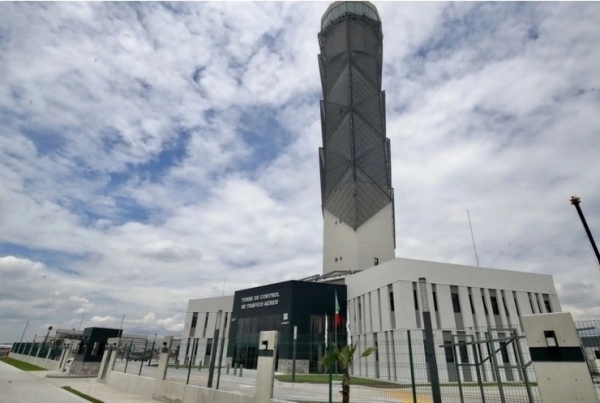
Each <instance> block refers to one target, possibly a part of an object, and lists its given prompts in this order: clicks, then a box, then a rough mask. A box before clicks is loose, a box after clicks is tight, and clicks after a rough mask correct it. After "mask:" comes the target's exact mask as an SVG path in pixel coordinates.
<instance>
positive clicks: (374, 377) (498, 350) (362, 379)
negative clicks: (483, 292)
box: [122, 327, 541, 403]
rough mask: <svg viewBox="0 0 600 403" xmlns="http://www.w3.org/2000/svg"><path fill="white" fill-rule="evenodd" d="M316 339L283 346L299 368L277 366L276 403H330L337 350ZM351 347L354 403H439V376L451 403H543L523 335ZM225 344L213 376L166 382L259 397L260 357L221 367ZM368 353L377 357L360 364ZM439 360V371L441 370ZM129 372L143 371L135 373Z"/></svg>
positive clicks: (438, 337)
mask: <svg viewBox="0 0 600 403" xmlns="http://www.w3.org/2000/svg"><path fill="white" fill-rule="evenodd" d="M308 339H309V338H308V337H302V336H298V340H297V342H296V345H295V346H294V345H293V343H289V345H288V344H285V343H281V342H280V344H279V345H278V350H279V351H297V352H298V354H297V356H296V357H295V358H296V359H295V360H290V359H289V357H284V358H281V356H279V357H277V358H276V365H277V367H276V381H275V384H274V397H275V398H278V399H285V400H288V401H297V402H303V403H304V402H328V401H329V394H330V385H329V380H330V375H329V371H328V368H327V367H325V366H324V365H323V358H324V357H325V356H326V354H328V352H329V349H328V348H327V347H326V346H325V341H324V340H318V341H315V340H313V341H311V342H306V341H301V340H308ZM328 340H329V341H330V343H331V342H332V341H333V340H335V336H334V335H329V337H328ZM350 342H351V343H352V344H357V352H356V354H355V357H354V363H353V365H352V366H351V367H350V368H349V374H350V377H351V378H350V384H351V388H350V401H351V402H361V403H362V402H406V403H408V402H413V403H415V402H431V401H433V393H432V385H431V375H432V371H436V373H437V375H438V378H439V381H440V382H439V385H440V386H439V392H440V398H441V401H442V402H444V403H452V402H461V403H463V402H468V403H470V402H499V403H521V402H522V403H537V402H541V399H540V397H539V393H538V390H537V383H536V379H535V374H534V372H533V367H532V365H531V360H530V357H529V350H528V348H527V345H526V342H525V339H524V336H523V334H522V332H521V330H520V329H519V328H518V327H515V328H512V327H511V328H481V329H478V328H471V329H468V330H466V329H447V330H446V329H441V330H435V331H434V346H435V351H434V352H431V353H430V352H429V351H427V349H426V347H425V343H424V342H425V337H424V333H423V331H422V330H394V331H390V332H382V333H378V334H376V335H353V336H352V338H351V340H350ZM190 343H194V340H191V341H190ZM221 343H222V340H220V343H219V344H218V345H215V346H213V354H217V356H216V357H215V358H216V359H215V360H214V362H215V365H214V369H213V372H212V374H211V369H210V366H209V362H208V361H207V360H200V359H197V360H193V359H191V360H189V361H188V362H182V363H177V362H175V361H173V362H172V363H171V364H170V365H169V368H168V371H167V378H166V379H167V380H171V381H175V382H181V383H188V384H193V385H200V386H208V385H209V384H211V385H212V386H211V387H213V388H218V389H222V390H229V391H237V392H239V393H243V394H246V395H250V396H252V395H253V394H254V386H255V383H256V371H255V370H254V368H256V362H257V360H258V356H255V355H253V354H250V355H251V359H250V358H248V348H249V347H248V346H246V344H243V345H239V346H236V345H235V343H233V344H232V343H230V344H229V346H228V347H229V349H233V350H231V351H232V354H231V355H232V356H233V357H231V356H230V357H227V353H225V354H224V355H223V357H222V359H221V360H220V359H219V358H220V355H221ZM344 344H347V342H346V341H345V340H344V341H338V345H339V346H340V347H341V346H342V345H344ZM330 346H331V344H330ZM367 347H375V348H376V350H375V351H374V352H373V353H372V354H371V355H369V356H367V357H362V358H360V354H361V353H362V352H363V351H364V350H365V349H366V348H367ZM192 351H193V345H192ZM233 351H235V353H233ZM239 351H243V353H242V354H243V356H239V357H237V358H236V355H237V354H240V353H239ZM433 354H435V358H436V361H437V366H434V364H433V359H432V355H433ZM219 362H221V365H219ZM136 368H137V367H136ZM122 370H124V371H126V372H128V373H135V371H136V369H132V368H131V367H129V368H122ZM154 370H155V369H154V368H152V367H148V368H146V367H144V368H142V369H141V373H142V374H146V376H150V377H153V376H154V372H151V371H154ZM331 372H332V374H331V380H332V382H331V395H332V401H333V402H342V395H341V390H342V385H341V383H342V382H341V381H342V375H343V371H341V369H340V367H339V366H336V367H332V371H331ZM211 381H212V383H211Z"/></svg>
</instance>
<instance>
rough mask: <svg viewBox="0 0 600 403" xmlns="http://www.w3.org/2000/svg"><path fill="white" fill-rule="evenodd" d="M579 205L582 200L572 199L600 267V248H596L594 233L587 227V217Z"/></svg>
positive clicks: (573, 197) (574, 197)
mask: <svg viewBox="0 0 600 403" xmlns="http://www.w3.org/2000/svg"><path fill="white" fill-rule="evenodd" d="M579 203H581V199H580V198H579V197H577V196H572V197H571V204H572V205H574V206H575V209H576V210H577V214H578V215H579V219H581V223H582V224H583V229H585V233H586V234H587V236H588V239H589V240H590V244H591V245H592V249H593V251H594V255H595V256H596V261H597V262H598V265H600V252H598V247H597V246H596V242H594V237H593V236H592V231H590V227H588V225H587V221H585V217H584V216H583V211H581V207H579Z"/></svg>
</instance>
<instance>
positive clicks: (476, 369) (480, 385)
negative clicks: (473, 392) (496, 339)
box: [471, 335, 485, 403]
mask: <svg viewBox="0 0 600 403" xmlns="http://www.w3.org/2000/svg"><path fill="white" fill-rule="evenodd" d="M471 338H472V340H473V344H472V346H473V357H475V372H476V373H477V383H478V384H479V391H480V392H481V403H485V392H484V390H483V382H482V381H481V368H479V366H480V365H481V357H479V353H478V352H477V345H476V344H475V336H473V335H471ZM477 341H478V342H479V340H477Z"/></svg>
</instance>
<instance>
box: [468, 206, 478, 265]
mask: <svg viewBox="0 0 600 403" xmlns="http://www.w3.org/2000/svg"><path fill="white" fill-rule="evenodd" d="M467 217H468V218H469V228H470V229H471V240H472V241H473V250H474V251H475V261H476V262H477V267H479V257H478V256H477V248H476V247H475V237H474V236H473V226H472V225H471V215H470V214H469V209H467Z"/></svg>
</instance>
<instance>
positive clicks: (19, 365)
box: [0, 357, 46, 371]
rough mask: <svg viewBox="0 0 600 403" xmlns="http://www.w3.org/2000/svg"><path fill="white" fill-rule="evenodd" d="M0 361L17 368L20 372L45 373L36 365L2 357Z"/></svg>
mask: <svg viewBox="0 0 600 403" xmlns="http://www.w3.org/2000/svg"><path fill="white" fill-rule="evenodd" d="M0 361H2V362H5V363H7V364H8V365H12V366H13V367H15V368H19V369H20V370H21V371H46V369H45V368H42V367H38V366H37V365H33V364H29V363H28V362H24V361H19V360H15V359H14V358H10V357H2V358H0Z"/></svg>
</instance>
